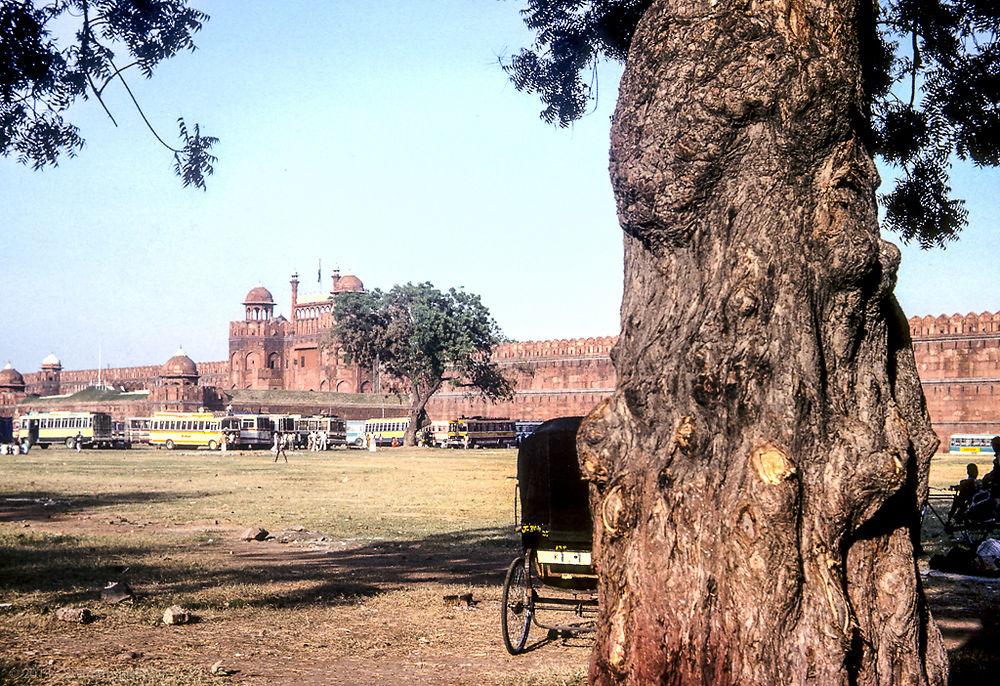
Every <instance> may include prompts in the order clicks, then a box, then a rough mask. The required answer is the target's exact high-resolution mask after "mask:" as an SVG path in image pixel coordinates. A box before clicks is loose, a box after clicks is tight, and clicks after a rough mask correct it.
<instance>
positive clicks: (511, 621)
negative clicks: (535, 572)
mask: <svg viewBox="0 0 1000 686" xmlns="http://www.w3.org/2000/svg"><path fill="white" fill-rule="evenodd" d="M534 613H535V605H534V601H533V600H532V598H531V584H530V582H529V580H528V577H527V572H526V570H525V564H524V558H523V557H519V558H517V559H516V560H514V561H513V562H511V563H510V568H509V569H508V570H507V577H506V578H505V579H504V581H503V598H502V599H501V605H500V614H501V617H500V629H501V631H502V632H503V644H504V647H505V648H507V652H508V653H510V654H511V655H517V654H518V653H520V652H522V651H523V650H524V646H525V644H526V643H527V642H528V631H529V630H530V629H531V618H532V615H534ZM511 639H516V640H511Z"/></svg>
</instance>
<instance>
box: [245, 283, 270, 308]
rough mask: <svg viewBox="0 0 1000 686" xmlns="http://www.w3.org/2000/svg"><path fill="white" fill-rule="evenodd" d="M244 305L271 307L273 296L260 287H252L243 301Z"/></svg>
mask: <svg viewBox="0 0 1000 686" xmlns="http://www.w3.org/2000/svg"><path fill="white" fill-rule="evenodd" d="M243 304H244V305H273V304H274V296H272V295H271V291H269V290H267V289H266V288H264V286H262V285H258V286H254V287H253V288H251V289H250V292H249V293H247V297H246V300H244V301H243Z"/></svg>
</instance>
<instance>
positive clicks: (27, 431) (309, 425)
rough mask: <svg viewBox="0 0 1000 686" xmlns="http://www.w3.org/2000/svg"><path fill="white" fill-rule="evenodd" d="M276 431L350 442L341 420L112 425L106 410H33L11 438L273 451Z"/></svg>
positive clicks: (233, 417)
mask: <svg viewBox="0 0 1000 686" xmlns="http://www.w3.org/2000/svg"><path fill="white" fill-rule="evenodd" d="M275 432H277V433H280V434H282V435H284V434H293V443H294V445H295V446H296V447H305V446H307V445H309V442H310V440H309V439H310V436H314V437H320V436H322V437H323V438H324V439H325V440H324V441H323V445H325V446H326V447H327V448H334V447H341V446H344V445H346V444H347V437H346V431H345V425H344V420H343V419H340V418H338V417H302V416H298V415H263V414H213V413H211V412H155V413H153V415H152V416H151V417H129V418H127V419H125V420H124V421H114V422H113V421H112V420H111V415H110V414H108V413H107V412H62V411H54V412H29V413H27V414H25V415H22V416H20V417H18V418H17V419H16V420H15V421H14V423H13V431H12V434H13V435H12V439H13V440H14V441H15V442H18V443H27V444H28V445H31V446H38V447H41V448H47V447H49V446H51V445H59V444H62V445H66V446H67V447H73V446H74V444H75V443H76V440H77V435H79V436H80V438H81V443H82V446H83V447H86V448H129V447H132V446H133V445H143V444H148V445H152V446H156V447H158V448H166V449H167V450H174V449H175V448H208V449H209V450H217V449H220V448H221V447H222V446H223V444H225V445H226V446H227V447H232V448H234V449H237V448H239V449H251V450H253V449H266V448H269V447H270V446H271V445H272V444H273V441H274V434H275ZM316 443H317V444H319V442H318V441H317V442H316Z"/></svg>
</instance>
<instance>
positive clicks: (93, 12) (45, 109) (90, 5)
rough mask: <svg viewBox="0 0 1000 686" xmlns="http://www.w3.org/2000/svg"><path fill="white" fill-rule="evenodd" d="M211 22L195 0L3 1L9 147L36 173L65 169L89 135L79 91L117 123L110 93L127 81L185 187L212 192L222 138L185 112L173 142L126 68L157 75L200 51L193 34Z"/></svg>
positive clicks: (2, 134)
mask: <svg viewBox="0 0 1000 686" xmlns="http://www.w3.org/2000/svg"><path fill="white" fill-rule="evenodd" d="M207 20H208V15H207V14H204V13H203V12H199V11H198V10H195V9H192V8H190V7H187V0H55V1H52V2H46V3H36V2H31V1H30V0H2V1H0V154H2V155H3V156H5V157H6V156H16V159H17V160H18V161H19V162H20V163H22V164H26V165H27V164H30V165H31V166H32V167H33V168H34V169H36V170H37V169H43V168H44V167H46V166H49V165H52V166H55V165H56V164H57V163H58V159H59V157H60V156H61V155H69V156H70V157H74V156H75V155H76V153H77V152H78V151H79V150H80V149H81V148H82V147H83V143H84V141H83V138H82V137H81V135H80V131H79V129H78V128H77V127H76V126H75V125H73V124H72V123H71V122H69V121H67V120H66V118H65V117H64V114H65V112H66V110H67V109H68V108H69V107H70V105H72V104H73V103H74V102H75V101H76V100H77V99H78V98H82V99H84V100H87V99H89V98H91V97H93V98H95V99H97V100H98V101H99V102H100V103H101V105H102V107H104V109H105V112H107V114H108V116H109V117H110V118H111V120H112V121H113V122H114V116H113V115H112V114H111V112H110V111H108V109H107V107H106V106H105V105H104V101H103V99H102V94H103V92H104V89H105V88H106V87H107V86H108V85H109V84H110V83H111V82H112V81H115V80H117V81H118V82H120V83H121V84H122V86H124V88H125V90H126V91H127V92H128V95H129V97H130V98H131V99H132V101H133V103H135V106H136V109H137V110H138V111H139V114H140V115H141V116H142V118H143V121H144V122H145V123H146V125H147V126H148V127H149V129H150V131H152V132H153V135H154V136H156V139H157V140H158V141H159V142H160V143H161V144H162V145H163V146H164V147H166V148H167V149H168V150H170V151H171V152H172V153H173V155H174V171H175V173H176V174H177V175H178V176H179V177H180V178H181V181H182V183H183V185H184V186H185V187H187V186H195V187H197V188H201V189H202V190H204V189H205V177H206V176H208V175H210V174H211V173H212V171H213V166H212V165H213V164H214V163H215V162H216V158H215V157H214V156H213V155H211V154H210V153H209V150H210V149H211V147H212V145H213V144H215V143H216V142H218V139H217V138H214V137H212V136H204V135H202V134H201V130H200V128H199V126H198V125H197V124H195V125H194V127H193V129H192V130H189V129H188V127H187V125H186V124H185V122H184V120H183V119H178V128H179V134H180V140H181V145H180V147H173V146H171V145H168V144H167V143H166V142H165V141H164V140H163V139H162V138H160V136H159V134H157V133H156V130H155V129H154V128H153V126H152V125H151V124H150V122H149V121H148V120H147V119H146V116H145V114H144V113H143V112H142V109H141V108H140V107H139V103H138V102H137V101H136V99H135V96H134V95H133V94H132V91H131V90H130V89H129V86H128V83H127V82H126V81H125V78H124V73H125V72H126V71H127V70H129V69H131V68H132V67H135V68H136V69H138V70H139V71H140V72H141V73H142V74H143V76H145V77H146V78H149V77H151V76H152V75H153V70H154V69H155V67H156V66H157V65H158V64H159V63H160V62H162V61H163V60H166V59H169V58H171V57H173V56H174V55H176V54H177V53H178V52H180V51H182V50H192V51H193V50H194V49H195V45H194V40H193V35H194V34H195V33H196V32H197V31H199V30H200V29H201V27H202V24H203V23H204V22H205V21H207ZM67 24H72V25H73V27H74V29H75V31H73V32H72V35H73V38H72V40H69V41H64V40H62V39H61V38H59V36H62V35H68V34H69V33H70V31H68V30H67V29H66V26H67ZM115 50H118V51H119V52H118V53H116V52H115ZM116 125H117V122H116Z"/></svg>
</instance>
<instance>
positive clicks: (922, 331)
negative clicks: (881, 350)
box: [906, 312, 1000, 339]
mask: <svg viewBox="0 0 1000 686" xmlns="http://www.w3.org/2000/svg"><path fill="white" fill-rule="evenodd" d="M906 321H907V323H908V324H909V326H910V337H911V338H913V339H927V338H938V337H947V336H973V335H982V334H995V333H1000V312H980V313H979V314H976V313H975V312H969V313H968V314H958V313H955V314H952V315H944V314H940V315H937V316H934V315H925V316H923V317H910V318H909V319H907V320H906Z"/></svg>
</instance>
